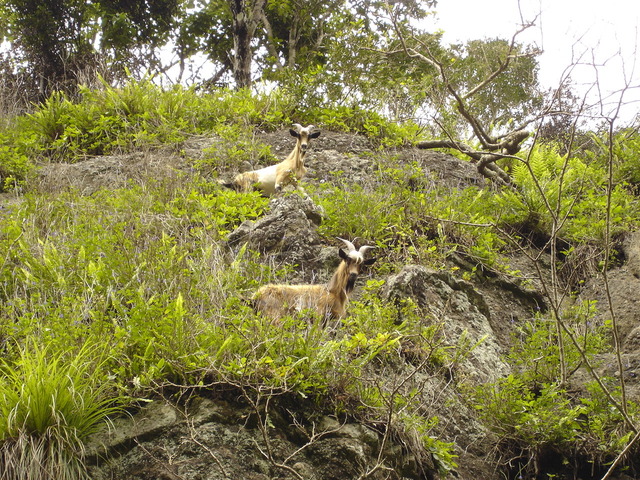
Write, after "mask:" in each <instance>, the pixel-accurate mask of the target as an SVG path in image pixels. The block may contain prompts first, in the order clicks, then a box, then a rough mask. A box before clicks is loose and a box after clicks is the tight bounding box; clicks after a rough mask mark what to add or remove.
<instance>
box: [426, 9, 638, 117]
mask: <svg viewBox="0 0 640 480" xmlns="http://www.w3.org/2000/svg"><path fill="white" fill-rule="evenodd" d="M435 10H436V13H435V16H434V18H433V25H434V27H433V28H437V29H442V30H444V32H445V36H444V40H445V42H448V43H454V42H457V41H465V40H469V39H482V38H495V37H501V38H511V36H512V35H513V33H514V32H515V31H516V30H517V28H518V26H519V25H521V24H522V23H523V20H525V21H531V20H534V19H535V18H536V16H538V18H537V20H536V21H535V23H536V25H535V26H534V27H532V28H530V29H529V30H527V32H525V34H523V35H522V36H521V37H519V38H520V39H521V41H522V42H524V43H535V44H536V45H538V46H539V47H540V48H542V49H543V50H544V53H543V54H542V56H541V57H540V58H539V63H540V80H541V82H542V84H543V85H544V86H546V87H554V86H557V85H558V83H559V80H560V78H561V77H562V75H563V72H564V71H565V69H566V68H567V67H568V66H570V65H571V64H572V63H576V62H578V61H579V60H580V59H582V62H589V63H592V58H593V59H594V60H595V63H596V64H598V68H597V75H598V78H599V80H600V85H601V87H602V90H603V91H604V93H605V95H606V96H607V97H608V101H609V102H611V101H616V102H617V99H618V98H619V94H616V93H615V92H616V91H619V90H620V89H621V88H622V87H623V86H624V84H625V79H626V81H627V82H628V83H629V84H630V85H632V86H635V88H634V89H632V90H631V91H629V92H627V93H626V94H625V97H624V98H625V100H626V102H628V103H629V105H627V106H626V107H625V110H624V111H623V117H624V118H625V119H630V118H633V117H634V116H635V114H636V113H637V112H638V111H639V110H640V65H636V57H637V53H638V51H639V44H640V36H639V25H640V1H638V0H521V1H518V0H439V1H438V5H437V7H436V8H435ZM595 75H596V70H595V69H594V68H593V67H591V66H589V67H586V66H584V67H578V68H576V69H575V70H574V71H573V73H572V75H571V77H572V79H573V83H574V84H575V85H576V87H575V89H576V91H578V92H583V91H585V89H586V87H587V86H589V85H592V84H593V82H594V79H595ZM592 99H594V97H592Z"/></svg>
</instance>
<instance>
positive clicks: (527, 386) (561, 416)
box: [474, 303, 637, 474]
mask: <svg viewBox="0 0 640 480" xmlns="http://www.w3.org/2000/svg"><path fill="white" fill-rule="evenodd" d="M594 315H595V305H594V304H593V303H591V304H590V303H586V304H584V305H577V306H576V307H575V308H574V309H569V310H568V312H567V314H566V317H565V318H563V319H562V322H563V323H564V325H565V326H566V328H567V329H568V330H569V331H570V332H571V333H572V335H573V336H574V338H576V339H577V342H578V344H579V345H580V349H581V350H582V351H583V352H584V355H586V356H587V357H588V358H589V359H590V362H592V363H593V362H594V359H595V355H597V354H599V353H603V352H606V351H608V350H609V349H610V344H609V327H606V326H604V325H597V324H595V323H594V320H593V319H594ZM518 332H519V335H518V337H517V339H516V342H515V343H514V347H513V349H512V351H511V353H510V355H509V360H510V363H511V364H512V365H514V373H513V374H511V375H509V376H508V377H506V378H503V379H500V380H498V381H496V382H494V383H491V384H487V385H483V386H481V387H478V388H477V389H476V391H475V395H474V402H475V406H476V408H477V409H478V411H479V414H480V417H481V418H482V420H483V421H484V422H485V424H486V425H487V426H488V427H489V428H490V429H491V430H492V431H493V432H494V433H495V434H496V435H497V436H498V443H499V448H500V450H501V452H502V454H503V455H505V456H512V457H514V458H515V457H521V452H526V455H525V456H524V457H522V459H521V461H520V462H518V463H516V464H514V468H516V469H518V468H520V469H521V470H522V471H521V473H523V474H524V473H527V472H528V469H530V460H533V462H532V463H538V462H541V461H544V455H547V454H549V452H555V454H556V455H560V456H561V457H562V458H564V459H565V460H566V461H569V459H571V458H576V457H578V458H584V459H585V460H586V461H588V462H590V463H593V464H595V465H596V466H600V465H602V464H603V463H605V462H606V461H607V460H609V459H611V458H613V457H615V455H616V454H617V452H619V451H620V449H621V448H623V447H624V446H625V445H626V443H627V442H628V440H629V436H630V435H631V434H630V433H629V432H626V431H625V429H624V428H623V424H624V422H623V419H622V415H621V413H620V412H618V411H616V410H615V409H614V408H612V407H611V403H610V401H609V399H608V398H606V396H605V395H604V394H603V392H602V390H601V388H600V387H599V386H598V384H596V383H595V382H594V383H593V384H590V385H589V386H588V388H587V389H586V390H572V389H569V388H567V387H564V386H562V385H559V384H558V382H557V379H558V377H559V375H560V373H559V370H560V361H562V359H561V358H560V355H559V351H558V348H559V347H558V338H557V329H556V322H555V321H552V320H549V319H546V318H544V317H542V316H540V317H539V318H537V319H536V321H535V322H531V323H526V324H525V325H523V326H522V327H521V328H519V329H518ZM563 336H564V337H566V338H565V339H564V348H565V355H564V361H565V362H566V363H567V365H566V368H567V369H568V370H570V371H571V372H575V371H576V370H578V369H579V368H580V367H581V366H582V365H583V357H582V354H580V352H579V351H578V349H577V347H576V345H575V344H573V343H572V342H570V341H569V338H568V334H567V332H566V331H563ZM605 381H606V380H605ZM606 383H607V384H608V385H609V382H606ZM609 388H611V385H609ZM632 408H633V410H634V411H635V410H637V407H636V406H633V407H632Z"/></svg>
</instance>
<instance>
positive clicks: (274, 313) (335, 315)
mask: <svg viewBox="0 0 640 480" xmlns="http://www.w3.org/2000/svg"><path fill="white" fill-rule="evenodd" d="M338 240H341V241H343V242H344V243H345V245H346V246H347V248H348V252H347V253H345V252H344V251H343V250H342V249H341V248H339V249H338V253H339V255H340V258H341V259H342V261H341V262H340V265H338V268H337V269H336V271H335V273H334V274H333V276H332V277H331V280H329V283H327V284H319V285H275V284H270V285H264V286H262V287H260V288H259V289H258V291H257V292H256V293H255V295H254V296H253V306H254V308H255V309H256V310H257V311H259V312H262V313H263V314H265V315H266V316H268V317H270V318H272V319H274V320H278V319H280V318H282V317H283V316H285V315H292V314H294V313H295V312H300V311H302V310H305V309H311V310H313V311H315V312H317V313H318V314H319V315H320V317H321V318H322V319H323V321H326V320H327V319H339V318H342V317H343V316H344V315H345V313H346V310H347V302H348V300H349V294H350V293H351V291H352V290H353V287H354V286H355V283H356V279H357V278H358V275H359V273H360V268H361V267H362V266H363V265H372V264H373V263H374V262H375V261H376V259H375V258H371V259H369V260H365V259H364V253H365V252H366V251H367V250H369V249H370V248H374V247H372V246H369V245H363V246H361V247H360V249H359V250H356V248H355V246H354V245H353V243H351V242H349V241H348V240H344V239H342V238H338Z"/></svg>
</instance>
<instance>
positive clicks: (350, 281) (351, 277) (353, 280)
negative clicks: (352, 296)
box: [344, 275, 358, 293]
mask: <svg viewBox="0 0 640 480" xmlns="http://www.w3.org/2000/svg"><path fill="white" fill-rule="evenodd" d="M356 278H358V277H357V276H356V275H349V279H348V280H347V286H346V287H345V288H344V289H345V290H346V292H347V293H349V292H351V291H352V290H353V288H354V287H355V286H356Z"/></svg>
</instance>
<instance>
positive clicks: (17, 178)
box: [0, 127, 33, 192]
mask: <svg viewBox="0 0 640 480" xmlns="http://www.w3.org/2000/svg"><path fill="white" fill-rule="evenodd" d="M16 137H17V138H16ZM21 137H22V138H21ZM27 142H28V139H27V138H25V136H20V135H19V133H18V132H14V131H11V130H7V131H4V129H3V128H1V127H0V192H4V191H9V190H11V189H14V188H16V187H19V186H20V185H22V183H23V182H24V180H25V179H26V177H27V176H28V174H29V173H30V172H31V171H32V170H33V165H32V163H31V161H30V160H29V157H28V156H27V153H26V149H25V145H26V144H27Z"/></svg>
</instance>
